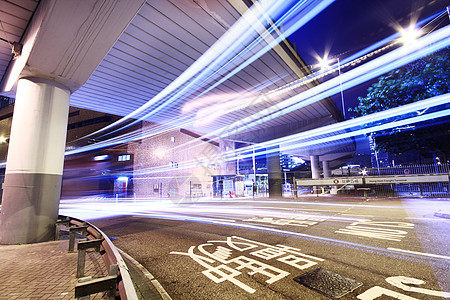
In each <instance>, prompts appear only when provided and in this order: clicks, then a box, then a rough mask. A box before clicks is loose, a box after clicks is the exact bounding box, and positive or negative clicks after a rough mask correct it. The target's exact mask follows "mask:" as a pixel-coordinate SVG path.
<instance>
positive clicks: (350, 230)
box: [335, 221, 414, 242]
mask: <svg viewBox="0 0 450 300" xmlns="http://www.w3.org/2000/svg"><path fill="white" fill-rule="evenodd" d="M362 225H364V226H362ZM372 226H375V227H372ZM379 227H394V228H405V229H412V228H414V224H412V223H405V222H380V221H366V222H355V223H352V224H350V226H347V227H345V228H342V229H339V230H337V231H335V232H336V233H344V234H351V235H359V236H365V237H369V238H376V239H382V240H390V241H396V242H400V241H401V240H402V238H404V237H405V236H406V235H407V234H408V232H407V231H404V230H398V229H388V228H379Z"/></svg>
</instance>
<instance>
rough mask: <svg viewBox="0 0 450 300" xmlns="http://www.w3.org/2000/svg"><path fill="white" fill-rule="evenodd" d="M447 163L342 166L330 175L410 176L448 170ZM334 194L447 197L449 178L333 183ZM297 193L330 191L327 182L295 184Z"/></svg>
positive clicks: (336, 176)
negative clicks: (374, 166) (373, 182)
mask: <svg viewBox="0 0 450 300" xmlns="http://www.w3.org/2000/svg"><path fill="white" fill-rule="evenodd" d="M449 171H450V168H449V164H448V163H436V164H411V165H402V166H395V167H382V168H381V167H380V168H362V169H361V168H352V169H349V168H346V169H342V170H341V169H338V170H334V171H333V172H332V177H333V178H337V179H339V178H345V177H359V176H361V177H362V176H368V177H369V176H370V177H378V176H380V177H383V176H386V177H389V176H408V175H409V176H411V175H412V176H414V175H422V176H423V175H425V176H426V175H439V174H449ZM334 188H335V189H338V194H341V195H349V196H350V195H355V196H368V197H446V198H448V197H450V183H449V182H422V183H412V184H376V185H355V186H352V185H341V186H339V187H334ZM297 189H298V193H299V194H302V193H303V194H305V193H332V192H333V191H332V189H333V188H331V187H330V186H323V187H322V186H317V187H316V188H315V190H314V188H313V187H298V188H297Z"/></svg>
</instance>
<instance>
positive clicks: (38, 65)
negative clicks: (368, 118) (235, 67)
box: [0, 0, 354, 152]
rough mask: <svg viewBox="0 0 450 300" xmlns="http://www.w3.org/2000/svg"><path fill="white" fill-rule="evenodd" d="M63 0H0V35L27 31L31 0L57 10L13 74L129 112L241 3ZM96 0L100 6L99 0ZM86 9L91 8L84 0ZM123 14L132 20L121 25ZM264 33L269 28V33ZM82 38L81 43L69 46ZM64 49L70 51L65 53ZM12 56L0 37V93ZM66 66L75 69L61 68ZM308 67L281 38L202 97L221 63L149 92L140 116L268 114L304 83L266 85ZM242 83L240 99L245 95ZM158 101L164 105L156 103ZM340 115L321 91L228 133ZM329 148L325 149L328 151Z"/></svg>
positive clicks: (83, 101) (91, 105)
mask: <svg viewBox="0 0 450 300" xmlns="http://www.w3.org/2000/svg"><path fill="white" fill-rule="evenodd" d="M65 2H68V3H72V5H65V6H64V5H62V4H61V2H58V1H55V0H41V1H40V4H39V6H37V4H38V1H33V0H0V4H1V6H0V17H1V21H2V23H1V24H2V26H3V28H4V29H3V28H0V37H2V38H3V39H6V40H8V41H15V42H19V41H20V42H22V43H23V41H24V38H26V36H27V33H28V32H29V30H27V31H25V30H26V29H27V25H28V24H29V21H30V20H31V18H32V16H33V13H34V12H35V10H36V8H37V7H40V9H42V10H45V11H49V10H53V11H58V12H59V14H63V16H59V17H58V18H55V17H54V16H53V17H52V13H53V14H54V12H52V13H50V14H47V15H44V16H43V17H42V19H41V20H40V21H39V22H40V25H39V26H41V27H44V28H45V29H46V31H42V30H41V32H40V33H39V35H38V37H37V38H36V41H37V42H35V43H34V46H33V48H32V49H30V50H29V51H30V55H29V57H28V61H27V62H25V63H24V64H25V67H24V68H23V70H22V73H21V75H19V77H20V76H41V77H47V78H48V79H51V80H54V81H57V82H59V83H61V84H64V85H65V86H68V87H69V88H70V89H71V90H72V91H73V94H72V96H71V105H72V106H76V107H80V108H85V109H90V110H95V111H99V112H105V113H110V114H115V115H119V116H125V115H128V114H130V113H132V112H133V111H134V110H136V109H138V108H140V107H141V106H142V105H144V104H146V103H147V102H148V101H150V100H152V99H154V97H155V96H157V95H158V94H159V93H161V92H162V91H164V89H165V88H167V87H168V85H169V84H171V83H172V82H173V81H174V80H175V79H176V78H178V77H179V76H180V75H182V74H183V72H185V71H186V70H187V69H188V68H189V67H190V66H191V65H192V64H193V63H194V62H195V61H196V60H198V59H199V58H200V57H201V56H202V54H203V53H205V51H207V50H208V49H209V48H210V47H211V46H212V45H213V44H214V43H215V42H217V40H218V39H219V38H220V37H221V36H223V35H224V33H225V32H226V31H227V30H228V29H229V28H230V27H231V26H232V25H233V24H234V23H235V22H236V21H237V20H238V19H239V18H240V16H241V15H242V14H243V13H244V12H245V11H246V10H247V8H248V6H247V5H246V4H245V3H244V1H243V0H228V1H221V0H204V1H194V0H161V1H142V3H141V4H136V3H137V2H139V1H134V2H133V1H128V5H130V3H133V4H134V7H132V8H131V9H129V11H130V13H128V14H126V15H123V14H119V13H118V12H119V9H120V7H116V3H114V4H111V3H109V2H111V1H108V0H102V1H101V0H96V1H94V0H92V1H90V3H91V4H90V5H91V7H92V9H91V12H89V11H86V12H82V11H81V10H82V9H83V8H78V7H77V5H74V3H76V2H78V1H65ZM113 2H114V1H113ZM117 2H123V1H117ZM125 2H127V1H125ZM100 4H101V5H102V6H99V5H100ZM117 6H118V5H117ZM122 7H123V4H122ZM44 8H45V9H44ZM105 8H107V9H110V10H111V11H113V12H114V11H116V12H117V14H116V15H114V14H112V16H111V14H109V15H107V14H106V13H105V12H104V9H105ZM76 9H78V11H80V13H79V15H80V16H81V15H86V16H87V17H84V18H83V17H81V19H80V17H79V16H78V15H77V14H74V13H73V10H76ZM84 9H85V10H89V6H87V7H84ZM95 10H97V11H95ZM38 11H39V10H38ZM133 11H134V13H133ZM93 12H96V14H94V13H93ZM98 14H100V17H103V18H105V19H107V20H104V21H102V22H99V21H97V19H95V18H98V17H99V15H98ZM131 14H133V16H134V17H132V16H131ZM34 19H36V16H34ZM127 19H129V20H131V21H130V22H127V23H126V25H125V26H124V25H123V24H125V22H126V20H127ZM86 20H89V21H90V22H91V27H90V28H89V30H86V31H87V33H86V34H85V35H84V36H82V37H79V36H78V35H77V34H79V32H77V30H78V28H83V24H84V23H83V22H86ZM33 22H35V20H33ZM116 23H118V24H116ZM33 24H34V23H33ZM258 26H259V27H261V26H262V24H255V26H254V27H256V28H257V27H258ZM110 27H111V28H110ZM97 28H98V29H97ZM64 32H66V33H67V34H66V35H67V36H65V35H64ZM254 35H255V38H256V37H257V36H258V35H259V33H258V32H257V31H255V33H254ZM270 38H273V37H269V38H268V39H270ZM267 42H268V40H267V39H266V41H265V43H264V42H263V43H262V44H261V45H260V46H259V48H261V47H264V46H265V45H266V44H267ZM86 44H89V47H87V46H85V45H86ZM80 45H81V46H80ZM108 45H109V46H108ZM83 46H85V47H84V50H83V49H82V50H83V51H81V50H77V51H78V52H77V53H75V52H74V51H72V49H74V48H80V47H83ZM24 48H25V47H24ZM55 49H56V50H55ZM106 49H107V50H106ZM257 50H258V49H256V50H254V52H255V51H257ZM70 51H72V52H70ZM68 52H70V55H67V53H68ZM73 57H75V58H77V59H73ZM243 59H245V58H243ZM55 60H57V63H55V62H54V61H55ZM14 62H17V60H16V61H13V60H12V55H11V48H10V46H9V44H8V43H6V42H0V76H2V87H3V89H2V90H1V91H0V93H1V94H4V95H14V88H12V89H11V90H8V89H7V88H5V86H6V82H7V81H8V79H9V78H10V77H11V69H12V67H13V65H14ZM96 62H98V63H96ZM67 66H68V67H67ZM67 68H69V69H71V70H72V71H70V72H69V71H66V69H67ZM8 72H9V73H8ZM308 72H309V71H308V70H307V68H306V66H305V64H304V63H303V61H302V60H301V58H300V57H299V56H298V55H297V53H296V51H295V50H294V49H293V47H292V46H291V45H290V43H289V42H288V41H284V42H282V43H281V44H280V45H279V46H277V47H274V48H273V49H272V50H270V51H269V52H267V53H266V54H264V55H263V56H262V57H260V58H259V59H257V60H256V61H255V62H253V63H252V64H251V65H249V66H247V67H246V68H244V69H243V70H241V71H239V72H238V73H237V74H235V75H234V76H232V77H231V78H230V79H228V80H227V81H226V82H224V83H222V84H221V85H219V86H218V87H216V88H214V89H213V90H212V91H210V92H208V93H207V94H205V95H204V96H202V97H199V98H196V96H197V95H199V94H200V93H201V92H202V91H204V90H205V89H206V88H207V87H208V86H210V85H211V84H213V83H214V82H216V81H217V80H219V79H220V78H221V76H224V75H225V73H223V72H222V73H219V74H218V76H216V77H215V78H213V80H212V81H211V82H208V83H207V84H205V85H203V86H200V87H198V88H197V89H196V90H195V91H194V92H193V93H191V94H190V95H183V96H182V97H180V98H179V99H176V101H173V102H171V103H170V104H167V103H165V101H167V99H166V98H164V99H162V100H161V101H157V102H155V103H154V104H153V105H150V106H149V107H148V108H147V109H146V110H145V113H150V116H148V117H147V118H146V120H147V121H151V122H155V123H160V124H165V123H168V122H170V121H176V120H179V119H185V120H191V121H192V122H188V123H184V124H183V127H185V128H187V129H190V130H193V131H196V132H199V133H208V132H212V131H214V130H219V129H223V128H226V127H227V126H229V125H230V124H233V123H236V122H239V120H241V119H243V118H244V117H247V116H250V115H255V114H258V113H259V112H261V111H262V110H264V109H266V108H271V109H272V110H273V112H272V115H276V113H277V111H278V110H277V104H278V103H280V102H281V101H283V100H285V99H287V98H289V97H292V96H294V95H296V94H297V93H299V92H301V91H303V90H305V89H307V88H308V87H306V86H304V87H301V88H298V89H295V90H292V91H289V92H287V93H284V94H282V95H279V96H277V97H264V95H266V94H267V93H269V92H270V91H274V90H277V89H279V88H280V87H282V86H284V85H286V84H288V83H291V82H293V81H295V80H297V79H299V78H300V77H302V76H304V75H306V74H308ZM87 74H88V75H87ZM261 84H264V87H262V88H260V89H259V90H258V92H255V91H254V89H255V87H259V86H260V85H261ZM309 87H311V85H310V86H309ZM243 93H245V99H243V98H242V94H243ZM261 95H263V96H261ZM164 103H165V104H164ZM161 104H164V105H167V106H166V107H165V108H164V109H162V110H160V111H158V107H160V106H161ZM236 106H237V108H236ZM217 112H223V113H220V114H217ZM208 114H210V115H215V114H217V116H215V117H214V118H212V120H209V121H208V122H195V120H196V119H198V118H199V117H200V116H204V115H208ZM340 118H341V115H340V113H339V111H338V110H337V108H336V106H335V105H334V103H333V102H332V101H331V99H324V100H322V101H321V102H316V103H314V104H312V105H309V106H307V107H304V108H302V109H299V110H296V111H293V112H290V113H288V114H283V115H279V116H278V117H274V118H272V119H270V120H268V121H266V122H259V124H258V125H257V126H255V127H253V128H252V129H251V130H249V132H250V131H252V132H256V131H258V130H259V135H260V136H261V137H260V138H259V139H258V140H254V138H252V137H254V136H255V135H254V134H252V135H251V136H252V137H251V136H250V135H247V136H246V135H245V133H241V134H239V136H235V137H236V138H237V137H239V139H240V140H244V141H245V140H247V141H250V142H258V141H262V140H267V139H271V138H277V137H280V136H283V135H286V134H288V133H287V132H284V131H282V130H281V128H284V127H285V126H286V125H287V124H290V125H289V126H290V127H292V128H291V131H292V133H294V132H299V131H302V130H305V129H308V128H312V127H318V126H322V125H326V124H330V123H333V122H336V121H338V120H340ZM293 124H294V125H293ZM305 124H307V126H305ZM277 128H280V130H277ZM268 129H271V131H270V130H269V131H268ZM270 132H272V133H270ZM289 134H290V133H289ZM252 139H253V140H252ZM348 147H350V148H352V149H354V144H353V142H351V141H350V140H348V141H347V146H346V148H348ZM338 148H341V146H338ZM329 150H330V149H327V152H329Z"/></svg>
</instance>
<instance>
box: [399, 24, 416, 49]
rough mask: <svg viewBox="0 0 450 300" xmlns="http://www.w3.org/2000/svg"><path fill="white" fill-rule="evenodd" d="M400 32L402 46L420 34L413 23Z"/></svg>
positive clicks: (407, 44)
mask: <svg viewBox="0 0 450 300" xmlns="http://www.w3.org/2000/svg"><path fill="white" fill-rule="evenodd" d="M400 33H401V37H400V41H401V42H402V44H403V45H404V46H409V45H411V44H412V43H414V42H415V41H416V39H417V38H418V37H419V36H420V35H421V32H420V30H418V29H417V28H416V27H415V26H414V25H410V26H409V27H408V28H406V29H402V30H400Z"/></svg>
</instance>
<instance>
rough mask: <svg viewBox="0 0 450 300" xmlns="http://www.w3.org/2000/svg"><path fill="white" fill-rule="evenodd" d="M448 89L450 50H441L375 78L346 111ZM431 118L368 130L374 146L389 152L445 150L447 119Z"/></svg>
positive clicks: (448, 145)
mask: <svg viewBox="0 0 450 300" xmlns="http://www.w3.org/2000/svg"><path fill="white" fill-rule="evenodd" d="M448 92H450V50H449V49H444V50H441V51H439V52H435V53H433V54H432V55H429V56H427V57H424V58H422V59H419V60H417V61H415V62H413V63H410V64H408V65H406V66H404V67H402V68H399V69H396V70H393V71H391V72H389V73H387V74H385V75H383V76H381V77H379V78H378V82H376V83H374V84H373V85H372V86H371V87H369V88H368V90H367V95H366V96H365V97H359V98H358V100H359V104H358V106H356V107H354V108H353V109H349V110H350V111H352V112H354V113H355V114H356V115H357V116H364V115H368V114H372V113H375V112H379V111H383V110H386V109H390V108H393V107H398V106H402V105H405V104H409V103H413V102H416V101H420V100H423V99H427V98H430V97H433V96H437V95H441V94H445V93H448ZM440 109H442V108H440ZM428 112H431V111H428ZM417 113H422V112H417ZM435 121H436V122H434V121H427V122H422V123H418V124H410V126H406V127H402V128H393V129H391V130H385V131H381V132H375V133H372V134H373V137H374V138H375V142H376V145H377V149H378V150H382V151H384V152H389V153H393V154H402V153H404V152H406V151H409V150H415V151H418V152H421V153H424V152H429V151H433V152H441V153H444V154H445V153H448V151H449V150H450V142H449V140H450V139H449V133H450V132H449V129H450V126H449V125H450V118H449V117H446V118H441V119H440V120H435Z"/></svg>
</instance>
